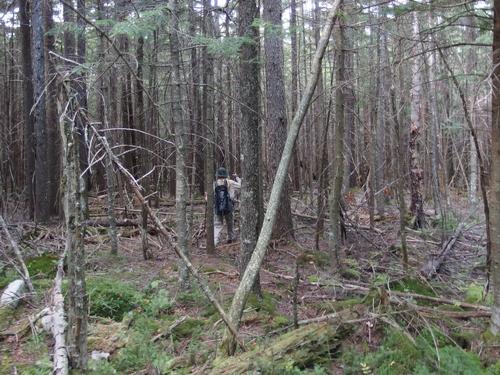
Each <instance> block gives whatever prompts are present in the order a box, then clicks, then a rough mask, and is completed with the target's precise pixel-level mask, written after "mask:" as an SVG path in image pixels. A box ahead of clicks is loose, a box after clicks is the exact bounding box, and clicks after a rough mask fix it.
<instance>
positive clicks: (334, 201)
mask: <svg viewBox="0 0 500 375" xmlns="http://www.w3.org/2000/svg"><path fill="white" fill-rule="evenodd" d="M341 9H342V8H341ZM341 11H342V10H341ZM344 31H345V29H344V24H343V22H342V21H339V30H338V35H337V36H338V38H337V41H338V42H337V49H338V52H337V71H336V75H337V78H336V85H337V90H336V95H335V122H336V124H335V125H336V126H335V137H334V147H333V155H334V159H333V176H332V180H331V182H330V197H329V207H330V233H329V246H330V252H331V257H332V260H333V265H334V267H335V268H336V269H337V270H339V269H340V268H341V263H340V255H341V254H340V251H341V246H340V245H341V241H342V238H341V230H340V226H341V224H342V223H341V220H342V217H341V210H342V186H343V178H344V141H345V139H344V121H345V117H344V116H345V111H344V90H345V86H344V85H345V66H344V64H345V55H344Z"/></svg>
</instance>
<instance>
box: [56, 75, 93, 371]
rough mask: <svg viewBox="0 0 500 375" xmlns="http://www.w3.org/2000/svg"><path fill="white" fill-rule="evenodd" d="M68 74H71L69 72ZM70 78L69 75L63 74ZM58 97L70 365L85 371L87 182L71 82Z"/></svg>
mask: <svg viewBox="0 0 500 375" xmlns="http://www.w3.org/2000/svg"><path fill="white" fill-rule="evenodd" d="M66 77H71V75H67V76H66ZM64 79H67V78H63V80H64ZM61 86H62V87H61V89H60V94H59V100H58V112H59V119H60V120H59V131H60V134H61V139H62V148H63V180H62V186H63V194H64V198H63V207H64V217H65V227H66V247H65V252H66V254H67V257H68V258H67V264H68V277H69V308H68V332H67V345H68V356H69V360H70V366H71V367H72V368H75V369H80V370H82V371H85V369H86V368H87V317H88V301H87V295H86V286H85V248H84V236H85V229H84V225H83V221H84V218H85V213H84V212H82V209H84V208H85V206H82V204H81V199H82V197H81V195H82V193H84V189H85V182H84V181H83V179H82V178H81V171H80V156H79V152H80V150H79V148H80V143H79V142H78V134H77V130H76V129H77V125H76V124H75V121H74V118H75V115H76V112H77V111H78V110H79V104H76V103H74V99H70V98H71V95H70V94H71V91H72V90H71V88H70V84H69V83H68V82H64V81H63V82H62V83H61Z"/></svg>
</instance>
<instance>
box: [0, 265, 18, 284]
mask: <svg viewBox="0 0 500 375" xmlns="http://www.w3.org/2000/svg"><path fill="white" fill-rule="evenodd" d="M18 278H19V275H18V274H17V272H16V271H14V270H13V269H11V268H7V269H6V268H3V269H2V271H1V272H0V289H3V288H5V287H6V286H7V285H9V283H11V282H12V281H14V280H16V279H18Z"/></svg>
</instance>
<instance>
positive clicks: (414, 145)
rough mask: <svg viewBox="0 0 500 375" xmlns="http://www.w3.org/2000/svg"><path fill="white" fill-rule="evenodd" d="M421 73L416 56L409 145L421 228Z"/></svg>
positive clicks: (414, 202)
mask: <svg viewBox="0 0 500 375" xmlns="http://www.w3.org/2000/svg"><path fill="white" fill-rule="evenodd" d="M419 35H420V31H419V25H418V18H417V15H416V13H414V15H413V36H414V37H415V38H417V37H418V36H419ZM412 43H415V47H414V48H413V49H412V51H413V54H414V55H415V54H417V53H418V51H419V50H420V49H419V48H418V43H419V42H412ZM421 85H422V79H421V73H420V59H419V58H418V57H415V58H414V61H413V64H412V87H411V115H410V119H411V120H410V142H409V145H408V148H409V151H410V192H411V204H410V211H411V213H412V215H413V220H414V227H415V228H421V227H422V226H423V225H424V201H423V198H422V179H423V170H422V168H421V167H420V162H419V155H420V153H419V147H418V142H419V138H420V130H421V128H422V126H421V122H422V113H421V112H422V108H421V98H420V93H421Z"/></svg>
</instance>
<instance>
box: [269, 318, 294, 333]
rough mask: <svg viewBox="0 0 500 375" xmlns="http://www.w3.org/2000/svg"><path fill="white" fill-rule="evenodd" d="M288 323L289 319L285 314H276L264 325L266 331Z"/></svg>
mask: <svg viewBox="0 0 500 375" xmlns="http://www.w3.org/2000/svg"><path fill="white" fill-rule="evenodd" d="M288 325H290V319H289V318H288V317H287V316H285V315H280V314H277V315H275V316H273V318H272V319H271V320H270V321H269V323H268V324H267V326H266V331H268V332H270V331H274V330H276V329H278V328H282V327H286V326H288Z"/></svg>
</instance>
